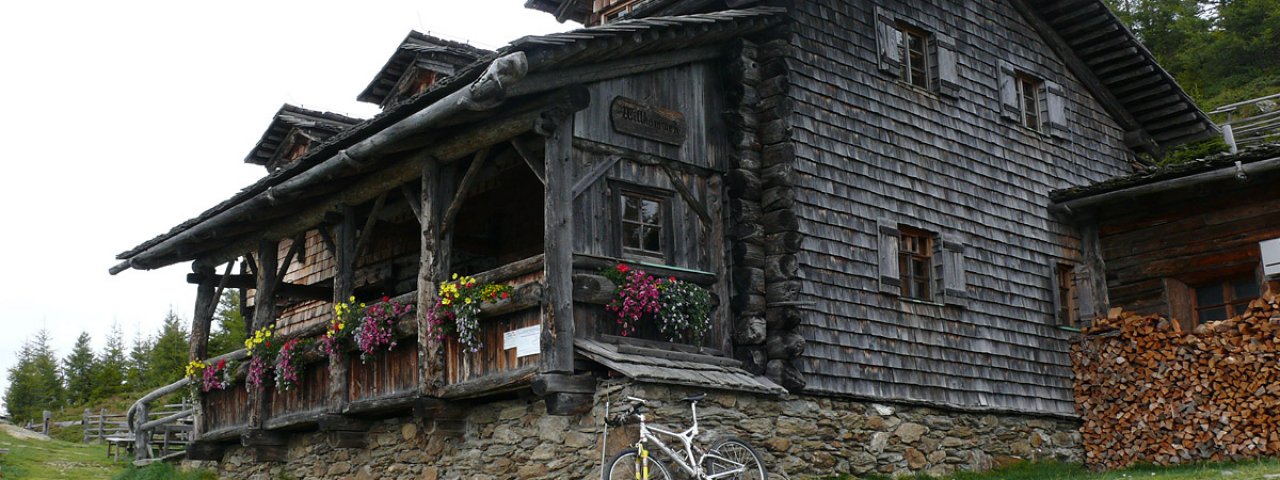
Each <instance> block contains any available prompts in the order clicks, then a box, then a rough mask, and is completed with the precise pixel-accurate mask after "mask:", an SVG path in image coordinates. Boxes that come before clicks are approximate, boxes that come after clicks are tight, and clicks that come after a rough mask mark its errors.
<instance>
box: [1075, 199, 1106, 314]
mask: <svg viewBox="0 0 1280 480" xmlns="http://www.w3.org/2000/svg"><path fill="white" fill-rule="evenodd" d="M1080 250H1081V255H1082V256H1083V257H1084V258H1082V259H1081V260H1082V263H1083V264H1084V270H1085V272H1087V273H1088V275H1087V281H1088V285H1079V286H1077V288H1078V289H1079V291H1080V293H1081V297H1082V298H1081V299H1080V317H1081V323H1082V324H1083V325H1081V326H1082V327H1085V326H1089V325H1092V322H1093V319H1094V317H1095V316H1097V315H1106V314H1107V310H1108V309H1109V308H1110V306H1109V305H1108V304H1110V303H1111V302H1110V299H1109V295H1108V292H1107V265H1106V262H1105V261H1103V259H1102V243H1101V240H1100V239H1099V238H1098V224H1097V221H1095V220H1093V219H1089V220H1086V221H1084V223H1082V224H1081V226H1080Z"/></svg>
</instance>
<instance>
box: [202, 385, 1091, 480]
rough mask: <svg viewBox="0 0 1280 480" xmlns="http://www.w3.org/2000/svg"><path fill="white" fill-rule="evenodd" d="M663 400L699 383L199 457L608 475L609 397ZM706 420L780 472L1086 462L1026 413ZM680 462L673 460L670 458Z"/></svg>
mask: <svg viewBox="0 0 1280 480" xmlns="http://www.w3.org/2000/svg"><path fill="white" fill-rule="evenodd" d="M606 392H607V394H608V395H607V396H608V397H609V398H610V399H612V400H614V401H616V400H617V399H619V398H622V397H624V396H627V395H633V396H638V397H641V398H646V399H649V400H651V403H652V405H653V409H652V411H651V414H650V416H651V417H652V422H653V423H654V424H656V425H662V426H668V427H679V426H683V425H685V424H687V422H688V421H689V411H688V407H687V405H686V404H684V403H682V402H679V401H678V400H679V399H680V398H682V397H683V396H685V395H687V394H689V393H692V392H693V391H692V390H687V389H682V388H671V387H665V386H654V385H645V384H623V385H615V386H613V387H609V388H602V389H601V393H600V394H599V395H598V399H599V400H600V401H599V402H597V405H596V407H595V408H594V409H593V410H592V411H591V412H589V413H588V414H584V415H580V416H576V417H553V416H548V415H546V406H545V404H544V403H543V402H542V401H540V400H537V399H535V398H530V399H527V400H507V401H501V402H493V403H484V404H477V405H475V406H474V407H472V408H471V409H470V410H469V412H468V413H467V418H466V427H465V430H464V431H463V433H461V434H453V435H449V434H445V433H433V432H430V431H428V430H429V429H430V426H429V424H424V423H423V422H422V421H421V420H415V419H414V418H412V417H404V418H394V419H388V420H383V421H379V422H377V423H376V424H375V426H374V427H373V429H372V430H371V431H370V432H369V446H368V448H364V449H345V448H332V447H330V446H329V444H328V443H327V440H326V437H325V436H324V435H323V434H320V433H299V434H297V435H294V436H293V437H292V438H291V439H290V441H289V453H288V460H287V461H286V462H281V463H254V462H253V461H251V458H252V455H251V454H250V452H249V451H248V450H246V449H245V448H243V447H239V446H235V447H232V448H231V449H229V450H228V451H227V453H226V455H225V456H224V457H223V460H222V461H221V462H187V464H188V465H190V466H196V467H201V468H208V469H211V470H215V471H217V472H218V473H219V474H220V475H221V476H222V478H230V479H253V480H267V479H272V480H274V479H278V478H288V479H296V480H304V479H330V478H355V479H429V480H435V479H473V480H485V479H544V478H545V479H581V478H599V476H600V470H599V469H600V455H601V451H600V433H601V426H600V425H601V424H602V422H601V420H600V419H601V418H602V417H603V414H604V401H603V400H604V398H605V396H606V395H605V393H606ZM698 413H699V414H698V419H699V424H700V425H701V426H703V427H704V431H706V432H711V434H712V435H735V436H738V437H740V438H743V439H745V440H747V441H748V442H750V443H751V444H753V445H755V446H756V449H757V450H758V451H759V452H760V453H761V454H762V455H763V456H764V457H765V461H766V463H767V466H768V468H769V473H770V476H771V478H783V479H785V478H806V477H809V476H817V475H830V474H838V473H867V472H877V473H881V474H900V473H913V472H926V473H930V474H934V475H940V474H945V473H949V472H952V471H955V470H965V469H970V470H985V469H989V468H992V467H994V466H998V465H1001V464H1005V463H1009V462H1015V461H1018V460H1046V459H1056V460H1059V461H1064V462H1078V461H1080V455H1081V453H1080V434H1079V432H1078V423H1077V422H1075V421H1071V420H1062V419H1052V418H1042V417H1030V416H1019V415H1005V414H1001V415H995V414H974V413H961V412H954V411H944V410H937V409H931V408H924V407H915V406H905V405H891V404H874V403H869V402H861V401H854V400H846V399H834V398H824V397H811V396H789V397H786V398H772V397H759V396H751V395H745V394H730V393H723V392H712V393H710V394H709V395H708V396H707V399H706V400H704V401H703V402H702V403H700V404H699V409H698ZM635 436H636V427H634V426H631V427H628V428H624V429H610V431H609V440H608V448H607V449H608V451H609V452H608V454H609V455H610V456H612V455H613V453H615V452H617V451H620V450H622V449H624V448H626V447H627V445H628V444H630V443H631V442H634V441H635ZM668 464H669V463H668Z"/></svg>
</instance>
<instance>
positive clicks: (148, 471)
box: [112, 463, 218, 480]
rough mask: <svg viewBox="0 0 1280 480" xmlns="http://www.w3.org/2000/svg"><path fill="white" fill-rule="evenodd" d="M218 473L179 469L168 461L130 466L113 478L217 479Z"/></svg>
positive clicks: (150, 479) (124, 479)
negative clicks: (139, 466)
mask: <svg viewBox="0 0 1280 480" xmlns="http://www.w3.org/2000/svg"><path fill="white" fill-rule="evenodd" d="M217 479H218V475H217V474H215V473H213V472H210V471H207V470H190V471H183V470H178V469H177V468H175V467H174V466H173V465H170V464H168V463H153V464H151V465H147V466H145V467H142V468H136V467H133V466H129V468H128V469H127V470H125V471H123V472H120V473H119V474H117V475H116V476H115V477H112V480H217Z"/></svg>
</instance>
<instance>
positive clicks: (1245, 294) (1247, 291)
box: [1231, 277, 1259, 303]
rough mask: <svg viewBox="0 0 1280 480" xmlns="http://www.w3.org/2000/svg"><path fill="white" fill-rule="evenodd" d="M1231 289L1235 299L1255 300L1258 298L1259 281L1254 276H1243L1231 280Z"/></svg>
mask: <svg viewBox="0 0 1280 480" xmlns="http://www.w3.org/2000/svg"><path fill="white" fill-rule="evenodd" d="M1231 291H1232V294H1231V297H1232V299H1233V300H1253V299H1255V298H1258V294H1259V292H1258V281H1257V280H1256V279H1254V278H1253V277H1248V278H1241V279H1239V280H1236V281H1234V282H1231ZM1245 303H1248V302H1245Z"/></svg>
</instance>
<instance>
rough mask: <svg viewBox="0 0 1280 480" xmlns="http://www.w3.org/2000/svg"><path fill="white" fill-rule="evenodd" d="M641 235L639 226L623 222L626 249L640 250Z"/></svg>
mask: <svg viewBox="0 0 1280 480" xmlns="http://www.w3.org/2000/svg"><path fill="white" fill-rule="evenodd" d="M640 233H641V231H640V226H639V225H636V224H634V223H628V222H622V246H623V247H626V248H640V245H641V241H640Z"/></svg>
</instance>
